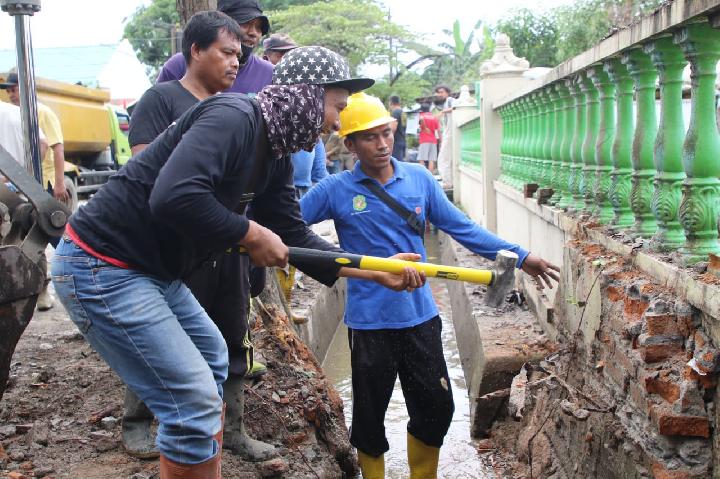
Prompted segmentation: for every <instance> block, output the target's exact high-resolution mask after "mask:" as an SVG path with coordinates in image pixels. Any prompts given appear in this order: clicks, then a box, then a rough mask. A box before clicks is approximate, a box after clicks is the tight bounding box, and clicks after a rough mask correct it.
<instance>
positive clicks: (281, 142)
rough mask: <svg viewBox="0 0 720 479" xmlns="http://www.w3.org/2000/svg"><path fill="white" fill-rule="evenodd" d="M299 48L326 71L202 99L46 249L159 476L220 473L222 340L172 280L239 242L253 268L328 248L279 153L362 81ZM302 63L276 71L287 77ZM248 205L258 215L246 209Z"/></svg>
mask: <svg viewBox="0 0 720 479" xmlns="http://www.w3.org/2000/svg"><path fill="white" fill-rule="evenodd" d="M306 48H307V50H306V52H305V53H306V54H316V55H315V58H319V57H322V58H323V59H324V60H325V64H329V66H333V70H332V71H330V70H329V66H328V70H325V71H323V74H324V78H323V79H322V80H319V79H318V80H317V81H312V80H310V79H308V81H307V82H306V83H302V84H299V85H290V86H288V85H282V84H281V83H282V81H280V80H278V81H277V83H278V84H276V85H272V86H268V87H266V88H265V89H263V91H262V92H260V93H259V94H258V96H257V100H252V99H249V98H248V97H247V96H244V95H235V94H226V95H214V96H212V97H210V98H208V99H206V100H204V101H202V102H200V103H199V104H198V105H197V106H195V107H193V108H192V109H191V110H189V111H188V112H186V113H185V114H184V115H182V116H181V117H180V118H179V119H178V120H177V121H176V122H173V124H171V126H170V127H168V128H167V129H166V130H165V131H164V132H163V133H162V134H161V135H160V136H159V137H157V138H156V139H155V140H154V141H153V142H152V143H151V144H150V145H149V146H148V147H147V148H146V149H145V150H143V151H142V152H141V153H140V154H138V155H137V156H135V157H133V158H132V159H131V160H130V161H129V162H128V163H127V164H126V165H125V166H124V167H123V168H122V169H121V170H120V171H119V172H118V173H117V174H116V175H115V176H113V177H112V178H111V179H110V180H109V181H108V183H107V184H106V185H105V186H104V187H103V188H102V189H101V190H100V191H99V192H98V193H97V194H96V195H95V196H93V198H91V199H90V200H89V201H88V203H87V205H85V206H84V207H83V208H81V209H80V210H79V211H78V212H76V213H75V214H74V215H73V216H72V217H71V218H70V221H69V224H68V226H67V228H66V233H65V235H63V239H62V240H61V241H60V244H59V245H58V248H57V253H56V256H55V258H54V259H53V264H52V274H53V280H54V281H55V283H54V284H55V285H56V286H55V288H56V291H57V294H58V297H59V299H60V301H61V302H62V303H63V305H64V307H65V309H66V310H67V311H68V313H69V315H70V317H71V319H72V320H73V322H74V323H75V324H76V325H77V327H78V328H79V329H80V331H81V332H82V333H83V335H84V336H85V338H86V339H87V341H88V342H89V343H90V344H91V345H92V346H93V348H95V349H96V350H97V351H98V353H100V355H101V356H102V357H103V359H104V360H105V361H106V362H107V363H108V364H109V365H110V366H111V367H112V368H113V369H114V370H115V371H116V372H117V373H118V374H119V376H120V377H121V378H122V380H123V381H124V382H125V384H127V385H128V387H130V388H131V389H132V390H133V391H134V392H135V393H136V394H137V395H138V396H139V397H140V399H141V400H142V401H143V402H144V403H145V404H147V405H148V407H149V408H150V409H151V411H152V412H153V413H154V414H155V416H156V417H157V418H158V420H159V423H160V425H159V428H158V437H157V444H158V448H159V450H160V454H161V456H160V478H161V479H174V478H181V477H203V478H212V479H215V478H219V477H220V461H221V459H220V457H221V456H220V452H221V449H222V418H223V414H222V413H223V383H224V382H225V380H226V378H227V374H228V353H227V347H226V345H225V341H224V340H223V338H222V335H221V334H220V332H219V330H218V328H217V326H215V324H214V323H213V322H212V321H211V320H210V318H209V317H208V315H207V313H206V312H205V311H204V310H203V308H202V307H201V306H200V304H199V303H198V302H197V300H196V299H195V298H194V297H193V295H192V294H191V293H190V291H189V289H188V288H187V287H186V286H185V285H184V284H183V282H182V278H184V277H185V276H187V275H188V274H189V273H191V272H192V271H194V270H195V268H197V266H198V265H199V264H201V263H202V262H203V261H205V260H206V259H208V258H210V257H212V255H214V254H217V253H219V252H222V251H225V250H226V249H227V248H237V247H238V245H240V246H242V247H243V248H244V249H245V250H246V251H247V253H248V255H249V256H250V259H251V260H252V262H253V263H254V264H256V265H259V266H281V267H282V266H285V265H286V264H287V262H288V256H289V251H288V247H287V246H286V244H287V245H292V246H300V247H306V248H316V249H322V250H336V248H335V247H333V246H332V245H330V244H328V243H326V242H325V241H323V240H322V239H320V238H319V237H317V236H316V235H314V234H313V233H312V232H311V231H310V230H309V228H308V227H307V225H305V223H304V222H303V220H302V217H301V216H300V211H299V206H298V204H297V201H296V199H295V194H294V193H295V191H294V188H293V186H292V166H291V164H290V159H289V154H290V153H292V152H294V151H297V150H299V149H301V148H304V149H309V148H311V147H312V146H314V144H315V143H316V142H317V139H318V136H319V134H320V131H321V130H322V129H325V130H329V129H331V128H335V129H336V128H338V116H339V112H340V110H342V109H343V108H344V107H345V105H346V102H347V96H348V93H349V92H353V91H358V90H362V89H364V88H367V87H368V86H370V85H371V84H372V81H371V80H366V79H351V78H350V76H349V69H348V67H347V63H346V62H345V60H344V59H342V58H341V57H339V56H338V55H337V54H335V53H334V52H330V51H329V50H327V49H324V48H321V47H306ZM280 65H282V62H281V63H280ZM301 67H302V65H301V64H295V63H294V64H293V65H286V66H285V68H284V70H283V71H284V73H286V74H292V75H293V76H295V77H297V76H298V75H300V74H301V71H302V70H301ZM229 124H230V125H232V126H233V127H232V128H227V125H229ZM249 203H252V207H253V211H254V213H255V220H251V219H249V218H247V216H246V215H245V208H246V206H247V205H248V204H249ZM278 235H280V236H278ZM399 257H400V258H402V259H414V260H417V258H418V257H419V256H418V255H414V254H403V255H399ZM295 266H297V267H298V268H300V269H301V270H303V271H304V272H306V273H307V274H309V275H310V276H312V277H314V278H315V279H317V280H318V281H320V282H322V283H324V284H326V285H330V284H332V283H333V282H334V281H335V278H336V277H337V276H338V275H343V276H350V277H357V278H364V279H370V280H375V281H378V282H380V283H382V284H384V285H386V286H388V287H390V288H393V289H396V290H402V289H408V288H409V289H410V290H412V289H414V288H417V287H419V286H421V285H422V283H423V278H422V277H421V276H420V275H419V274H418V273H417V272H415V270H413V269H410V268H408V269H406V270H405V271H404V272H403V274H401V275H397V276H396V275H388V274H384V273H370V272H366V271H359V270H351V269H347V268H341V267H338V268H335V269H332V270H328V269H327V268H323V267H318V266H317V265H313V264H307V263H302V262H296V263H295Z"/></svg>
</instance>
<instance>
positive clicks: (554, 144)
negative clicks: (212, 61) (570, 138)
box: [548, 84, 565, 205]
mask: <svg viewBox="0 0 720 479" xmlns="http://www.w3.org/2000/svg"><path fill="white" fill-rule="evenodd" d="M556 85H557V84H555V85H551V86H550V87H549V89H548V91H549V96H550V103H551V104H552V121H551V125H550V128H551V131H550V163H551V165H552V173H551V176H550V188H552V189H553V195H552V196H551V197H550V199H548V203H549V204H551V205H554V204H557V203H558V201H560V197H561V196H562V193H561V189H562V184H561V182H560V177H561V174H562V162H561V161H560V145H561V144H562V136H561V129H562V128H563V127H564V126H565V125H564V123H562V122H564V120H565V117H564V116H563V112H562V109H561V108H562V103H561V102H560V94H559V93H558V91H557V89H556ZM561 123H562V124H561Z"/></svg>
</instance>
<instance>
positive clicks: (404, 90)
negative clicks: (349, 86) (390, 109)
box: [367, 71, 433, 106]
mask: <svg viewBox="0 0 720 479" xmlns="http://www.w3.org/2000/svg"><path fill="white" fill-rule="evenodd" d="M432 88H433V85H432V84H431V83H430V82H429V81H428V80H426V79H424V78H423V77H422V76H421V75H419V74H418V73H416V72H413V71H409V72H406V73H405V74H403V75H402V76H400V77H398V79H397V80H396V81H395V83H393V84H392V85H391V84H390V81H389V80H388V79H387V77H385V78H382V79H380V80H378V81H377V82H376V83H375V85H373V86H372V87H371V88H369V89H368V90H367V93H368V94H370V95H374V96H376V97H378V98H380V99H381V100H383V102H385V104H387V101H388V99H389V98H390V95H397V96H399V97H400V101H401V103H402V104H403V106H409V105H412V104H413V103H414V102H415V98H418V97H421V96H425V95H427V94H428V92H429V91H432Z"/></svg>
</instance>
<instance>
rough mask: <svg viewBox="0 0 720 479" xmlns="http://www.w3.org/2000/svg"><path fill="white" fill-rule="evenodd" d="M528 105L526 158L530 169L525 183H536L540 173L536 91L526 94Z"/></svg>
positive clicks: (538, 120) (538, 106) (538, 104)
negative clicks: (528, 133)
mask: <svg viewBox="0 0 720 479" xmlns="http://www.w3.org/2000/svg"><path fill="white" fill-rule="evenodd" d="M528 105H529V108H530V136H529V138H528V160H529V162H530V169H529V171H528V173H529V175H528V181H527V183H537V182H538V175H539V174H540V158H539V157H538V155H537V142H538V128H539V122H540V115H539V110H540V103H539V102H538V98H537V93H531V94H530V95H528Z"/></svg>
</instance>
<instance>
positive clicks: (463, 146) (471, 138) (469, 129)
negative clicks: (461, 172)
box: [460, 118, 482, 169]
mask: <svg viewBox="0 0 720 479" xmlns="http://www.w3.org/2000/svg"><path fill="white" fill-rule="evenodd" d="M460 163H461V164H463V165H466V166H470V167H471V168H476V169H479V168H481V167H482V151H481V138H480V118H476V119H474V120H472V121H469V122H468V123H465V124H464V125H463V126H461V127H460Z"/></svg>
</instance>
